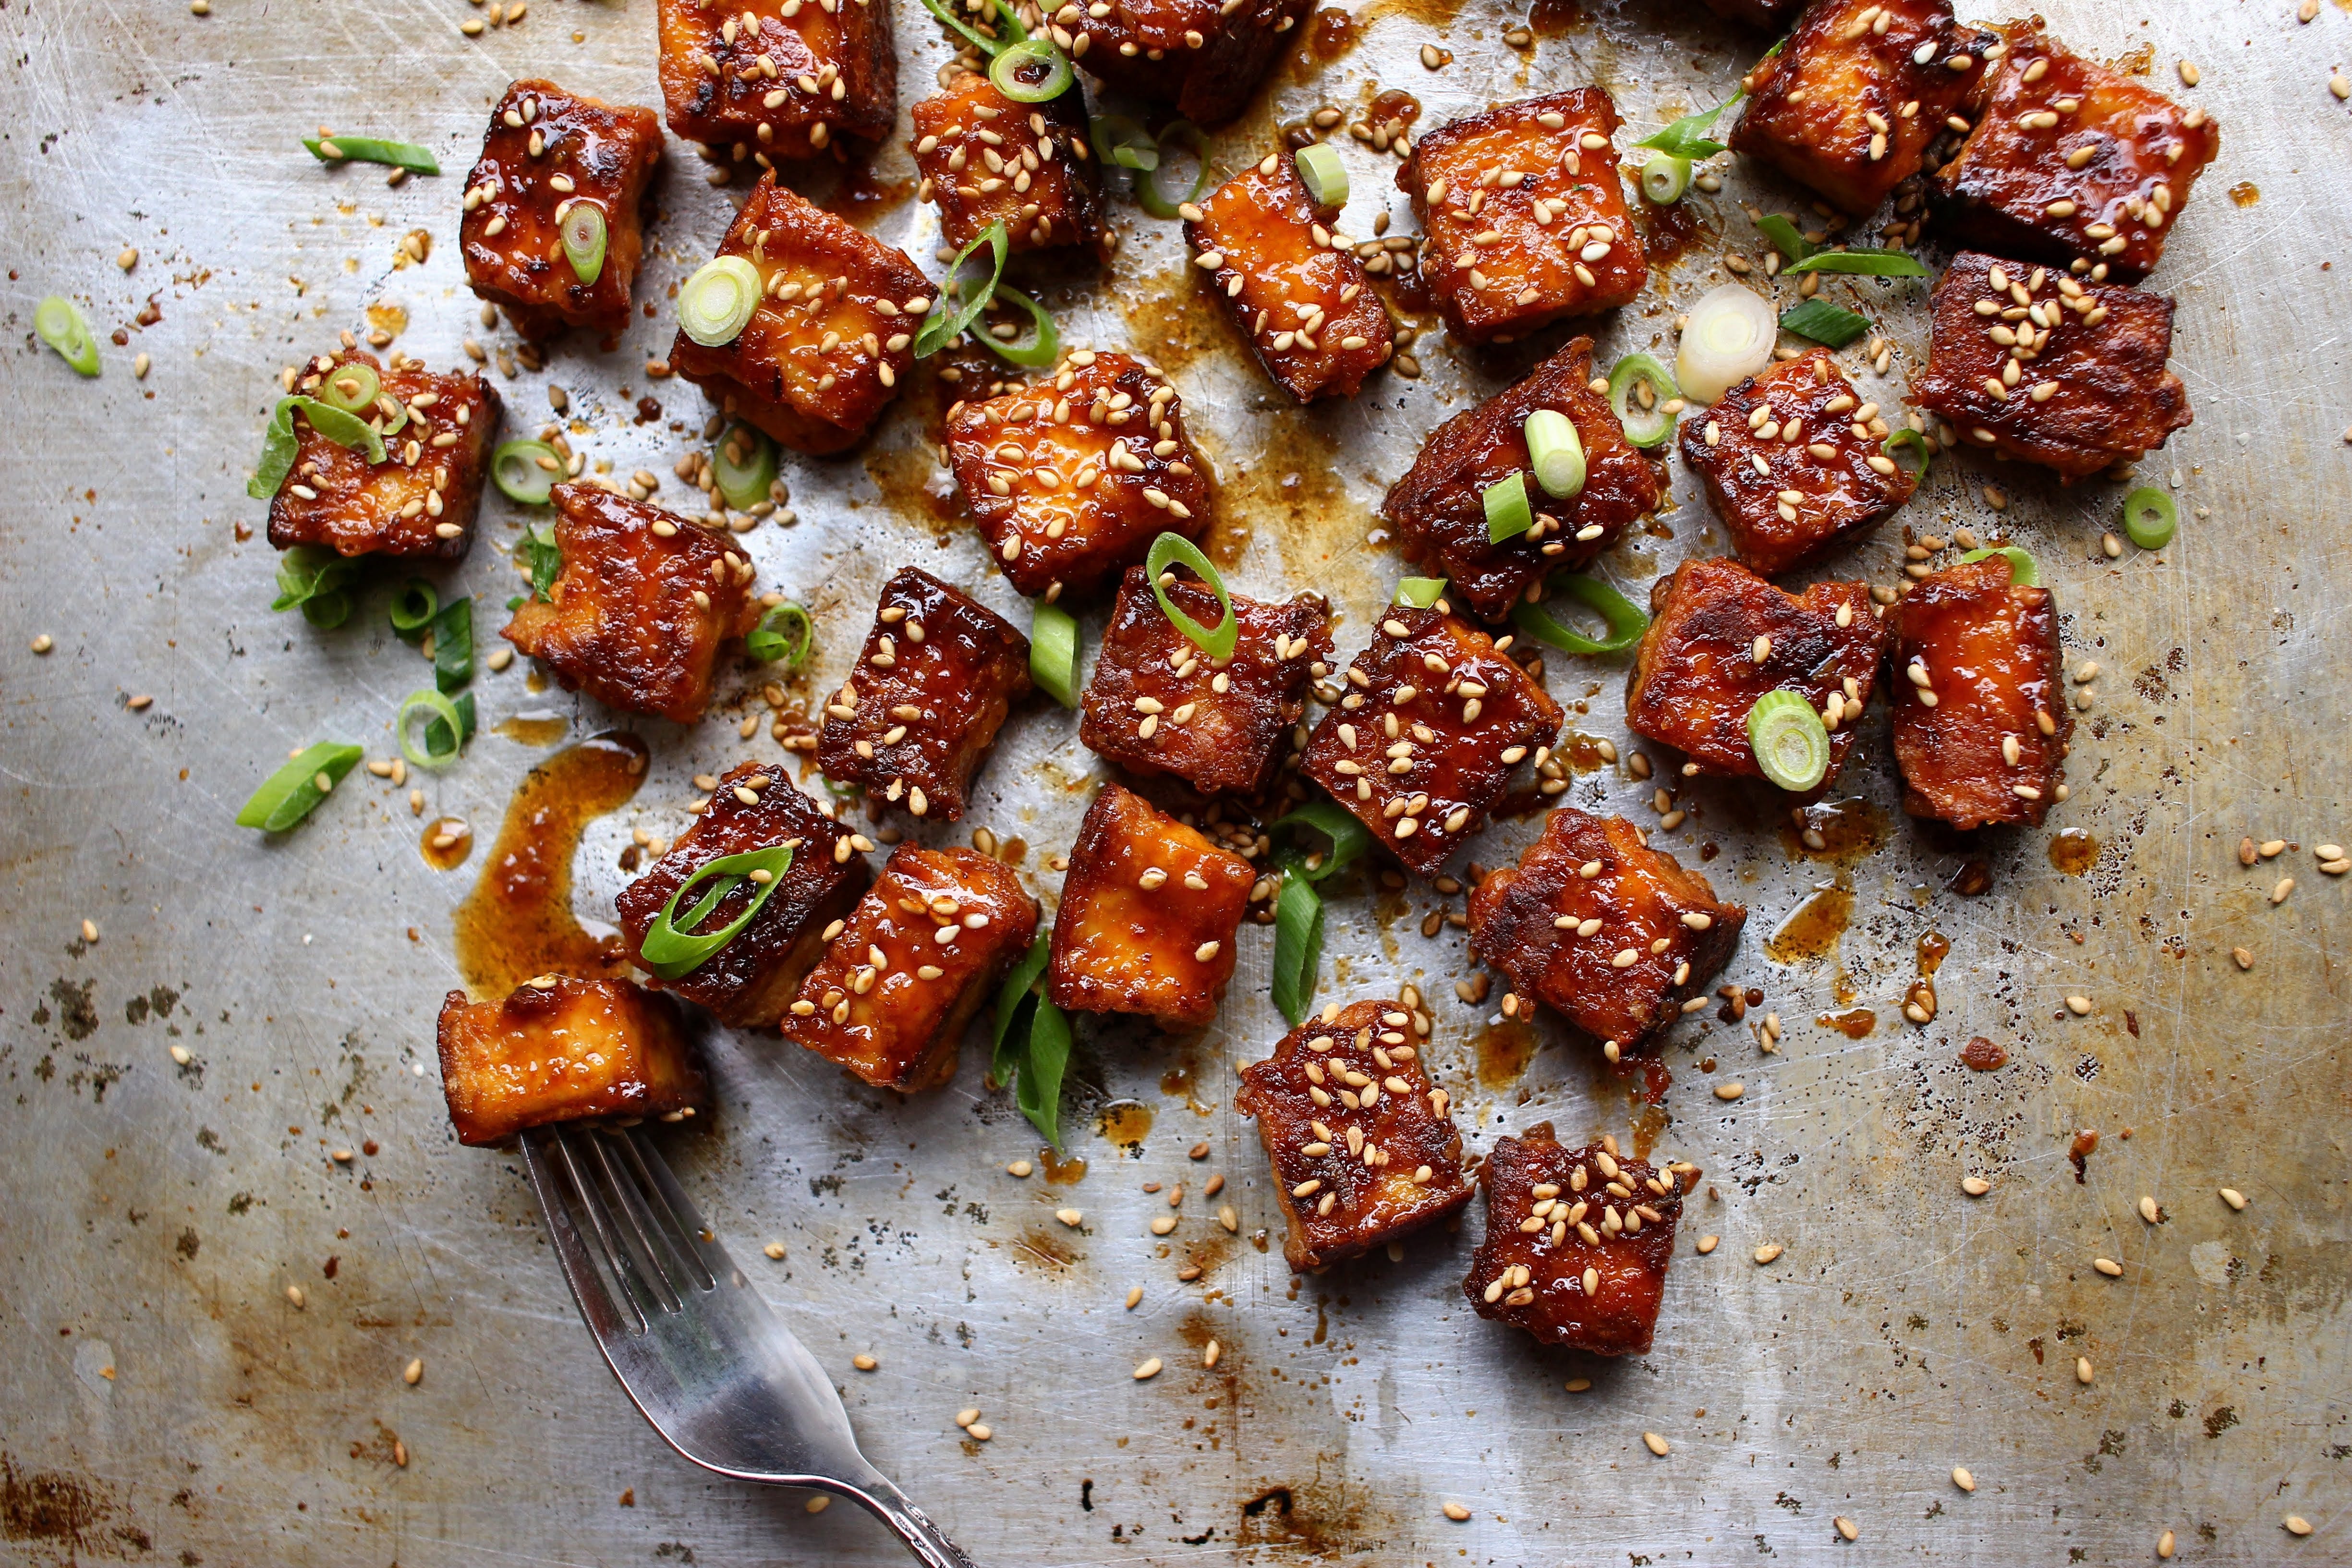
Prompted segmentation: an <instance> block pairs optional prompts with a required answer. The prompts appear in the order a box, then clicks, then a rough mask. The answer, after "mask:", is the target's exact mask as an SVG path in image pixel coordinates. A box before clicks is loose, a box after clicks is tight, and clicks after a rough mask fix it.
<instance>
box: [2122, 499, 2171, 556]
mask: <svg viewBox="0 0 2352 1568" xmlns="http://www.w3.org/2000/svg"><path fill="white" fill-rule="evenodd" d="M2179 530H2180V509H2179V507H2176V506H2174V505H2173V504H2172V498H2171V497H2170V496H2168V495H2166V494H2165V493H2164V492H2163V491H2162V490H2159V489H2154V488H2152V487H2150V486H2147V485H2142V486H2141V487H2140V488H2139V489H2136V490H2134V491H2132V493H2131V494H2129V495H2127V496H2126V497H2124V531H2125V532H2126V533H2128V534H2130V535H2131V542H2133V543H2134V544H2137V545H2138V546H2139V547H2140V548H2141V549H2142V550H2161V549H2163V548H2164V547H2165V546H2166V545H2168V544H2169V543H2171V542H2172V536H2173V535H2174V534H2175V533H2177V532H2179Z"/></svg>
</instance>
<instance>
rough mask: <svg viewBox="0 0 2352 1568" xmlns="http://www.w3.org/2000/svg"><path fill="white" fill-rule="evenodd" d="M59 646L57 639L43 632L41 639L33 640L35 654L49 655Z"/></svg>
mask: <svg viewBox="0 0 2352 1568" xmlns="http://www.w3.org/2000/svg"><path fill="white" fill-rule="evenodd" d="M57 646H58V645H57V641H56V639H55V638H53V637H50V636H49V634H48V633H47V632H43V633H42V634H41V635H40V636H39V637H35V638H34V639H33V651H34V652H35V653H47V652H48V651H49V650H50V649H51V648H53V647H57Z"/></svg>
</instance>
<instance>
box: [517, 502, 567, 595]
mask: <svg viewBox="0 0 2352 1568" xmlns="http://www.w3.org/2000/svg"><path fill="white" fill-rule="evenodd" d="M520 548H521V550H522V557H523V564H524V566H525V567H526V568H527V569H528V570H529V571H530V596H531V597H532V598H534V599H536V600H538V601H539V602H540V603H541V604H546V603H548V602H549V601H550V600H551V599H553V598H554V597H555V580H556V579H557V578H558V577H561V576H562V575H563V547H562V545H560V544H558V543H556V542H555V525H554V524H553V523H551V522H534V523H532V524H531V525H530V527H529V528H527V529H525V530H524V531H523V535H522V542H521V546H520Z"/></svg>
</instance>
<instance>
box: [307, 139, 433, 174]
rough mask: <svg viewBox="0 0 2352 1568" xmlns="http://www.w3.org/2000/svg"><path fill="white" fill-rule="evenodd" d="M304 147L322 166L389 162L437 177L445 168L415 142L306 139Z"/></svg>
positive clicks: (397, 166)
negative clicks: (442, 168) (323, 164)
mask: <svg viewBox="0 0 2352 1568" xmlns="http://www.w3.org/2000/svg"><path fill="white" fill-rule="evenodd" d="M302 145H303V146H305V147H308V148H309V149H310V156H312V157H313V158H316V159H318V160H319V162H320V163H389V164H391V165H392V166H393V167H394V168H395V169H406V170H407V171H408V172H409V173H411V174H439V173H440V172H441V165H440V164H439V163H435V162H434V161H433V154H432V153H428V152H426V151H425V149H424V148H422V147H419V146H418V145H417V144H416V143H415V142H386V141H385V140H383V138H382V137H380V136H305V137H303V138H302Z"/></svg>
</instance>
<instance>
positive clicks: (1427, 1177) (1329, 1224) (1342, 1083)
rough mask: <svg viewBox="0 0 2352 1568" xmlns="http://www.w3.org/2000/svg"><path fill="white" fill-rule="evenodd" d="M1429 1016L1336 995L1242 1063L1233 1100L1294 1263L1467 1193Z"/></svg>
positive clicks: (1358, 1243) (1407, 1221)
mask: <svg viewBox="0 0 2352 1568" xmlns="http://www.w3.org/2000/svg"><path fill="white" fill-rule="evenodd" d="M1416 1024H1418V1025H1419V1027H1418V1028H1417V1027H1416ZM1427 1026H1428V1017H1427V1016H1426V1015H1423V1016H1421V1017H1420V1018H1419V1019H1417V1020H1416V1018H1415V1017H1414V1016H1413V1015H1412V1013H1410V1012H1408V1011H1407V1010H1406V1009H1404V1008H1402V1007H1401V1006H1399V1005H1396V1004H1395V1003H1393V1002H1377V1001H1376V1002H1358V1003H1354V1004H1352V1005H1349V1006H1346V1007H1342V1006H1340V1005H1338V1004H1337V1003H1334V1004H1333V1005H1330V1006H1328V1007H1326V1008H1324V1009H1323V1011H1322V1012H1321V1013H1320V1014H1319V1015H1318V1016H1315V1017H1313V1018H1309V1019H1308V1020H1307V1022H1306V1023H1304V1024H1302V1025H1300V1026H1298V1027H1297V1028H1296V1029H1293V1030H1292V1031H1291V1032H1290V1033H1289V1034H1287V1035H1285V1036H1284V1037H1282V1041H1281V1043H1280V1044H1279V1045H1277V1046H1276V1047H1274V1055H1272V1056H1271V1057H1268V1058H1266V1059H1265V1060H1264V1061H1262V1062H1253V1063H1251V1064H1250V1065H1249V1066H1248V1067H1245V1068H1243V1069H1242V1087H1241V1092H1240V1093H1238V1094H1236V1095H1235V1096H1234V1109H1236V1110H1239V1111H1240V1112H1241V1113H1242V1114H1243V1115H1244V1116H1250V1117H1255V1118H1256V1120H1257V1135H1258V1140H1259V1142H1263V1143H1264V1144H1265V1157H1266V1160H1267V1162H1268V1163H1270V1164H1271V1165H1272V1166H1273V1167H1274V1188H1275V1197H1276V1201H1277V1202H1279V1203H1280V1204H1281V1205H1282V1214H1283V1218H1284V1219H1285V1220H1286V1222H1287V1223H1288V1226H1289V1232H1288V1234H1287V1235H1286V1237H1284V1238H1283V1243H1282V1254H1283V1256H1284V1257H1285V1258H1288V1259H1289V1260H1290V1267H1291V1268H1292V1269H1293V1270H1294V1271H1295V1272H1297V1273H1302V1274H1303V1273H1305V1272H1306V1271H1307V1270H1308V1269H1310V1268H1323V1267H1325V1266H1326V1265H1328V1264H1332V1263H1337V1262H1339V1261H1340V1260H1341V1259H1343V1258H1360V1257H1361V1256H1363V1255H1364V1254H1365V1253H1367V1252H1370V1250H1371V1249H1372V1248H1373V1247H1380V1246H1382V1245H1384V1244H1386V1243H1388V1242H1391V1241H1395V1240H1398V1239H1400V1238H1401V1237H1406V1236H1410V1235H1412V1233H1413V1232H1414V1231H1416V1230H1419V1229H1421V1228H1422V1227H1423V1226H1426V1225H1429V1224H1431V1223H1432V1222H1433V1221H1436V1220H1441V1219H1444V1217H1445V1216H1446V1215H1450V1214H1453V1213H1454V1212H1455V1211H1456V1210H1458V1209H1460V1208H1461V1207H1462V1205H1465V1204H1466V1203H1468V1202H1469V1201H1470V1183H1469V1180H1468V1178H1466V1177H1465V1176H1464V1174H1463V1173H1462V1134H1461V1133H1460V1132H1458V1131H1455V1130H1454V1115H1453V1110H1452V1106H1451V1103H1450V1101H1449V1100H1448V1098H1447V1095H1446V1092H1445V1091H1444V1089H1438V1088H1436V1087H1434V1086H1433V1084H1431V1082H1430V1081H1429V1074H1428V1073H1427V1072H1426V1071H1424V1070H1423V1067H1422V1063H1421V1049H1420V1045H1421V1042H1422V1041H1423V1040H1425V1039H1426V1038H1427V1034H1426V1030H1427Z"/></svg>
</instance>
